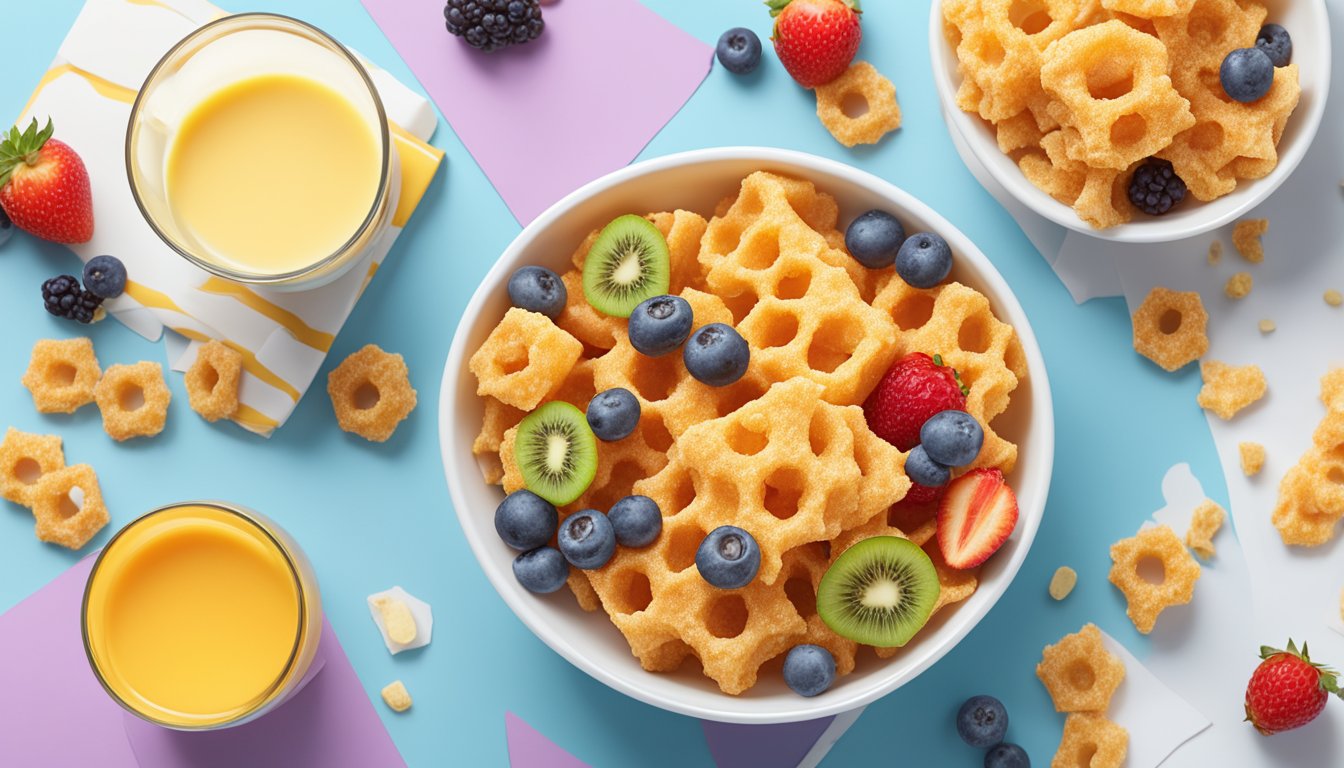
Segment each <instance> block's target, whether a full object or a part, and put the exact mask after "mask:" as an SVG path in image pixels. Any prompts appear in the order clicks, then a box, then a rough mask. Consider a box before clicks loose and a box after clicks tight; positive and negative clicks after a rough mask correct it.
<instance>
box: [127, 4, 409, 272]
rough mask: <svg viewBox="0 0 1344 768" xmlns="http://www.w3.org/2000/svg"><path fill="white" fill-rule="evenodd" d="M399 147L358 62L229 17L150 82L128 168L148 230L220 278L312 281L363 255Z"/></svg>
mask: <svg viewBox="0 0 1344 768" xmlns="http://www.w3.org/2000/svg"><path fill="white" fill-rule="evenodd" d="M395 159H396V157H395V149H394V147H393V143H392V141H391V140H390V134H389V128H388V124H387V116H386V114H385V113H384V111H383V104H382V101H381V100H380V98H379V96H378V91H377V89H376V88H375V87H374V85H373V81H372V80H371V79H370V78H369V74H368V72H367V71H366V70H365V69H364V67H363V66H362V65H361V64H360V62H359V60H358V59H357V58H356V57H355V56H354V55H353V54H351V53H350V51H348V50H346V49H345V48H344V47H343V46H341V44H340V43H338V42H336V41H335V40H333V39H332V38H331V37H329V36H328V35H327V34H325V33H324V32H322V31H321V30H319V29H317V28H316V27H313V26H311V25H309V24H306V23H304V22H301V21H298V20H297V19H291V18H289V17H287V16H280V15H276V14H266V13H246V14H238V15H234V16H226V17H224V18H221V19H219V20H217V21H214V22H211V23H209V24H206V25H205V26H203V27H200V28H199V29H197V30H196V31H195V32H192V33H191V34H190V35H188V36H187V37H186V38H184V39H183V40H182V41H181V42H179V43H178V44H177V45H175V46H174V47H173V48H172V49H171V50H169V51H168V53H167V54H165V55H164V57H163V59H162V60H160V61H159V63H158V64H157V65H156V66H155V67H154V69H153V70H152V71H151V72H150V74H149V76H148V77H147V78H146V80H145V83H144V85H143V86H142V87H141V89H140V93H139V95H138V96H137V98H136V100H135V104H134V106H133V107H132V109H131V118H130V123H129V126H128V127H127V131H126V170H127V174H128V176H129V178H130V183H131V191H132V193H133V195H134V197H135V200H136V204H137V205H139V207H140V211H141V212H142V213H143V214H144V217H145V220H146V221H148V222H149V225H150V227H152V228H153V229H154V231H155V232H156V233H157V234H158V235H159V237H160V238H162V239H163V241H164V242H165V243H167V244H168V245H169V246H170V247H172V248H173V250H175V251H177V252H178V253H179V254H181V255H182V256H184V257H185V258H186V259H187V260H188V261H190V262H192V263H194V264H196V265H197V266H199V267H201V268H203V269H205V270H208V271H209V272H212V273H214V274H215V275H218V276H220V277H223V278H226V279H229V280H233V281H237V282H242V283H251V284H257V285H264V286H269V287H272V288H277V289H282V290H300V289H306V288H312V287H316V286H318V285H322V284H324V283H326V282H329V281H331V280H334V279H336V278H337V277H339V276H340V275H342V274H344V273H345V272H346V271H348V270H349V269H350V268H351V267H353V266H354V265H355V264H357V263H359V262H360V261H361V259H360V256H361V255H362V254H365V253H367V252H368V246H369V244H370V243H372V242H373V241H374V240H375V239H376V238H378V237H379V236H380V235H381V234H382V233H384V232H385V231H386V230H387V228H388V227H389V225H390V222H391V219H392V214H393V212H394V211H395V209H396V200H395V197H396V193H397V189H398V184H396V183H394V182H395V181H396V177H397V175H398V164H397V163H396V162H395Z"/></svg>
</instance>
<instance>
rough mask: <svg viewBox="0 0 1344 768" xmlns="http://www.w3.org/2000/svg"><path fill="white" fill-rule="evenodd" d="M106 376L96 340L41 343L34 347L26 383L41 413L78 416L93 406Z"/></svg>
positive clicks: (25, 385) (24, 381)
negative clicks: (82, 409)
mask: <svg viewBox="0 0 1344 768" xmlns="http://www.w3.org/2000/svg"><path fill="white" fill-rule="evenodd" d="M102 375H103V372H102V369H100V368H99V367H98V358H96V357H94V354H93V341H92V340H90V339H88V338H86V337H80V338H75V339H60V340H55V339H41V340H39V341H38V342H37V343H36V344H34V345H33V356H32V358H31V359H30V361H29V363H28V370H27V371H25V372H24V374H23V379H22V382H23V386H24V387H26V388H27V389H28V391H29V392H31V393H32V395H33V405H34V407H36V408H37V411H38V413H74V412H75V411H77V410H79V408H80V407H82V406H85V405H88V404H89V403H92V402H93V390H94V387H95V386H97V384H98V379H99V378H100V377H101V376H102Z"/></svg>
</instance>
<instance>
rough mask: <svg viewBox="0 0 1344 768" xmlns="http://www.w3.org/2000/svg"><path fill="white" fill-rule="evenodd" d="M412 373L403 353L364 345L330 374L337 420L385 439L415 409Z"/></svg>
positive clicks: (361, 433) (362, 433)
mask: <svg viewBox="0 0 1344 768" xmlns="http://www.w3.org/2000/svg"><path fill="white" fill-rule="evenodd" d="M538 317H542V318H545V316H544V315H538ZM547 322H549V321H547ZM575 343H577V342H575ZM410 376H411V375H410V370H409V369H408V368H407V367H406V361H405V359H403V358H402V356H401V355H396V354H392V353H389V352H384V351H383V350H382V349H380V348H379V347H378V345H376V344H366V345H364V347H363V348H362V349H360V350H359V351H358V352H356V353H354V354H352V355H350V356H349V357H347V358H345V359H344V360H342V361H341V364H340V365H338V366H336V368H335V369H333V370H332V372H331V373H330V374H328V376H327V395H328V396H329V397H330V398H331V407H332V408H333V409H334V410H335V411H336V423H337V424H338V425H339V426H340V428H341V429H343V430H345V431H346V432H351V433H353V434H356V435H359V436H360V437H362V438H364V439H365V440H369V441H371V442H375V443H381V442H384V441H385V440H387V439H388V438H389V437H391V436H392V433H393V432H396V431H397V426H398V425H400V424H401V422H402V420H404V419H405V418H406V417H407V416H409V415H411V411H413V410H415V404H416V396H415V389H414V388H413V387H412V386H411V378H410Z"/></svg>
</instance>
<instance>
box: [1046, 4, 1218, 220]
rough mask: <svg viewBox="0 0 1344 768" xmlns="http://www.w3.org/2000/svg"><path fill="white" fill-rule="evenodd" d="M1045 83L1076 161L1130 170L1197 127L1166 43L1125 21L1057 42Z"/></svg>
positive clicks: (1053, 112)
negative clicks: (1178, 88)
mask: <svg viewBox="0 0 1344 768" xmlns="http://www.w3.org/2000/svg"><path fill="white" fill-rule="evenodd" d="M1041 84H1042V86H1043V87H1044V88H1045V91H1046V93H1048V94H1049V95H1050V96H1051V97H1053V98H1054V99H1055V100H1056V101H1055V103H1054V104H1053V105H1052V109H1051V110H1050V114H1051V116H1052V117H1054V118H1055V119H1056V120H1058V121H1059V123H1060V125H1061V126H1062V127H1063V131H1064V134H1063V136H1064V142H1065V148H1066V151H1067V153H1068V155H1069V157H1070V159H1073V160H1076V161H1080V162H1084V163H1086V164H1087V165H1088V166H1090V167H1092V168H1111V169H1114V170H1125V169H1127V168H1129V167H1130V166H1131V165H1133V164H1134V163H1136V162H1138V161H1140V160H1144V159H1146V158H1147V157H1149V156H1150V155H1152V154H1154V153H1155V152H1157V151H1158V150H1161V149H1163V148H1165V147H1166V146H1167V145H1168V144H1170V143H1171V141H1172V138H1173V137H1174V136H1175V135H1176V134H1178V133H1180V132H1181V131H1184V130H1186V129H1187V128H1190V127H1191V126H1193V125H1194V124H1195V117H1194V115H1193V114H1191V112H1190V102H1189V101H1187V100H1186V99H1185V97H1183V96H1182V95H1181V94H1179V93H1177V91H1176V88H1175V86H1174V85H1173V84H1172V81H1171V78H1170V77H1169V76H1168V75H1167V51H1166V48H1165V47H1164V46H1163V45H1162V43H1161V42H1159V41H1158V40H1157V39H1155V38H1153V37H1150V36H1148V35H1145V34H1143V33H1142V32H1139V31H1138V30H1136V29H1133V28H1132V27H1129V26H1127V25H1125V24H1124V23H1123V22H1121V21H1118V20H1111V21H1107V22H1104V23H1101V24H1097V25H1095V26H1091V27H1085V28H1083V29H1079V30H1075V31H1073V32H1070V33H1069V34H1067V35H1065V36H1064V37H1062V38H1060V39H1059V40H1057V41H1055V42H1054V43H1052V44H1051V46H1050V48H1048V49H1046V52H1045V62H1044V64H1043V65H1042V67H1041ZM1108 194H1109V190H1108Z"/></svg>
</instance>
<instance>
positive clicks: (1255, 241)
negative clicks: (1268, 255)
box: [1232, 219, 1269, 264]
mask: <svg viewBox="0 0 1344 768" xmlns="http://www.w3.org/2000/svg"><path fill="white" fill-rule="evenodd" d="M1268 231H1269V219H1242V220H1241V221H1238V222H1237V224H1236V226H1234V227H1232V245H1233V247H1235V248H1236V249H1237V253H1240V254H1241V255H1242V257H1243V258H1245V259H1246V260H1247V261H1249V262H1251V263H1252V264H1259V263H1260V262H1262V261H1264V260H1265V247H1264V245H1263V244H1262V243H1261V242H1260V236H1261V235H1263V234H1265V233H1266V232H1268Z"/></svg>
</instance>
